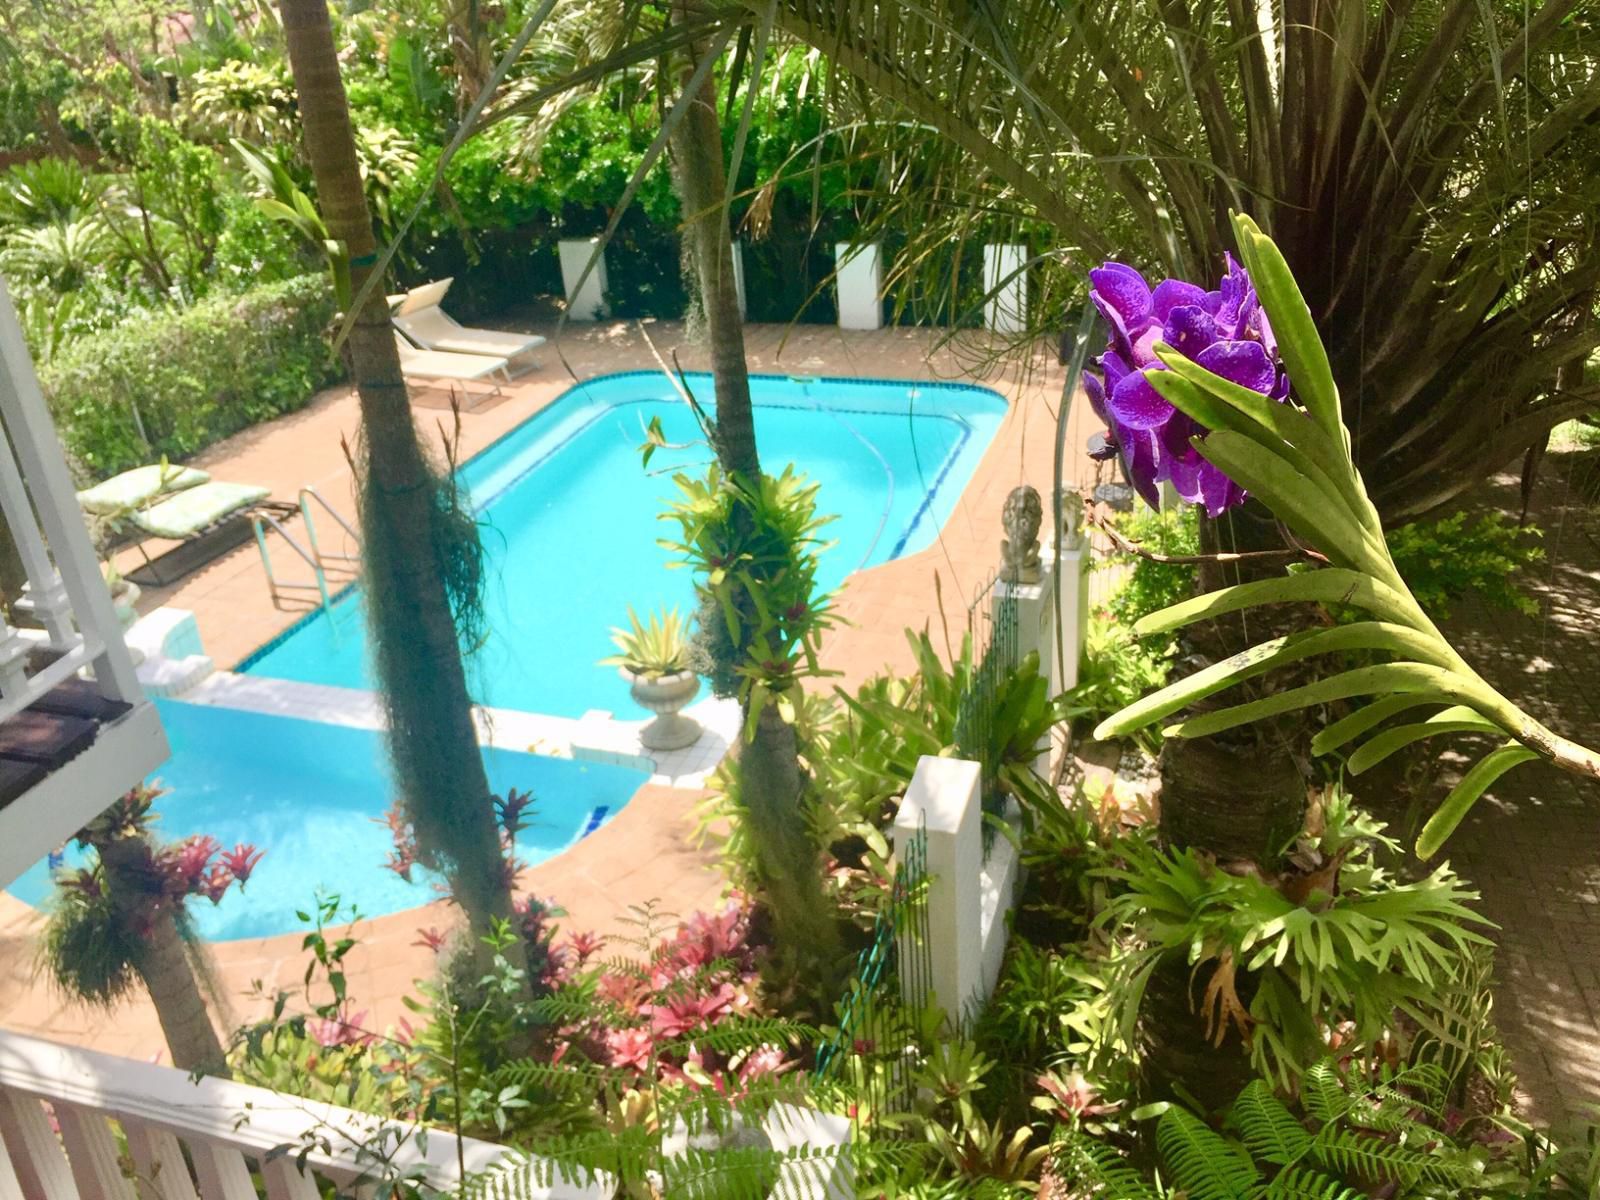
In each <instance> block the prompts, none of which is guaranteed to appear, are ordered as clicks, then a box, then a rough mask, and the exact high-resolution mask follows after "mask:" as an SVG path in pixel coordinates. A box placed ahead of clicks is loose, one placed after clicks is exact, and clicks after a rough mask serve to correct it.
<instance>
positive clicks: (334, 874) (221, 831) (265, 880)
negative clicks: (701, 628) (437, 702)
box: [10, 700, 649, 941]
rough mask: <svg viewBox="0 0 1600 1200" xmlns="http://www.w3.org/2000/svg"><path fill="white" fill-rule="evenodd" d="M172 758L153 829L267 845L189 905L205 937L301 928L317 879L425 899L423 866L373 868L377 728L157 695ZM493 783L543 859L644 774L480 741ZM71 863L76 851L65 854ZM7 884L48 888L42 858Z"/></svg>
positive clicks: (37, 895) (526, 851)
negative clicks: (239, 873) (520, 800)
mask: <svg viewBox="0 0 1600 1200" xmlns="http://www.w3.org/2000/svg"><path fill="white" fill-rule="evenodd" d="M156 704H157V706H158V707H159V708H160V711H161V722H162V724H163V725H164V726H165V727H166V731H167V737H168V739H169V740H170V741H171V743H172V758H171V760H170V761H169V762H168V763H167V764H166V765H165V766H163V767H162V768H161V770H160V771H158V772H157V773H156V774H155V775H154V776H152V779H153V781H156V782H159V783H160V784H162V785H163V786H164V787H166V788H168V789H170V791H169V792H168V794H167V795H165V796H162V797H161V798H160V799H158V800H157V801H156V810H157V811H158V812H159V813H160V814H161V820H160V822H159V824H158V825H157V826H156V833H157V834H158V835H159V836H160V837H162V838H164V839H167V840H173V841H176V840H178V839H181V838H184V837H187V836H188V835H190V834H196V833H199V834H206V833H209V834H211V835H212V836H214V837H215V838H216V839H217V840H218V841H219V842H221V843H222V845H223V847H224V848H231V847H233V846H234V845H236V844H237V843H239V842H252V843H254V844H255V845H256V846H257V847H258V848H259V849H261V850H263V851H265V855H264V857H263V858H262V860H261V863H260V865H259V866H258V867H257V868H256V870H255V873H254V874H253V875H252V876H251V877H250V882H249V884H248V885H247V887H246V888H245V890H244V891H243V892H242V893H241V892H240V890H239V889H238V888H237V887H234V888H232V889H230V890H229V892H228V894H227V895H226V896H225V897H224V898H223V900H222V902H221V903H220V904H218V905H213V904H212V903H211V902H210V901H208V900H205V899H203V898H197V899H195V900H192V901H190V903H189V911H190V913H191V914H192V915H193V917H194V919H195V924H196V926H197V927H198V929H199V932H200V933H201V934H202V935H203V936H205V937H206V938H208V939H211V940H213V941H221V940H229V939H234V938H251V937H266V936H270V935H272V934H277V933H286V932H289V931H290V930H294V929H297V928H300V927H301V925H300V922H299V921H298V919H297V918H296V916H295V911H296V910H297V909H299V910H302V911H303V910H306V909H308V908H309V907H310V906H311V904H312V900H313V897H314V895H315V894H316V891H317V889H318V888H322V889H324V890H326V891H328V892H336V893H338V894H339V896H340V897H341V898H342V899H343V900H344V902H345V903H346V904H352V903H353V904H355V905H356V906H358V907H359V908H360V910H361V912H362V913H363V914H364V915H366V916H381V915H383V914H385V913H391V912H398V911H400V910H401V909H405V908H413V907H415V906H416V905H419V904H425V903H427V902H428V901H430V900H432V899H434V898H435V892H434V890H433V887H432V885H431V884H430V882H429V881H428V879H427V878H426V877H425V873H423V872H421V871H415V872H413V873H412V878H413V879H414V880H415V882H413V883H406V882H405V881H404V880H402V879H401V878H400V877H399V876H398V875H396V874H395V873H394V872H393V871H390V870H388V869H387V868H385V867H384V866H383V863H384V861H385V860H386V859H387V858H388V857H389V851H390V849H391V847H392V845H393V842H392V840H391V838H390V835H389V830H388V826H387V825H385V824H384V823H383V816H384V813H385V812H386V811H387V810H388V808H389V803H390V800H391V794H392V789H391V785H390V782H389V773H388V772H389V765H388V761H387V757H386V756H385V754H384V751H383V743H382V739H381V737H380V735H378V734H377V733H375V732H373V731H371V730H365V729H350V728H346V727H344V726H339V725H328V724H324V723H322V722H320V721H302V720H297V719H294V718H291V717H277V716H267V715H264V714H261V713H252V712H244V711H240V710H237V709H226V708H215V707H211V706H208V705H201V704H184V703H181V702H178V701H173V700H158V701H156ZM483 757H484V764H485V766H486V767H487V768H488V773H489V783H490V786H491V787H492V788H493V789H494V790H495V792H496V793H499V794H504V792H505V790H506V789H507V788H508V787H515V788H517V789H518V790H521V791H531V792H532V793H533V795H534V806H533V815H532V817H531V818H530V819H529V822H528V828H527V829H525V830H524V831H523V832H522V833H521V835H519V837H518V839H517V850H518V853H519V855H520V857H522V858H523V859H524V860H525V861H526V862H527V863H528V864H529V865H530V866H531V865H533V864H534V863H539V862H543V861H544V860H545V859H548V858H551V857H553V856H555V855H557V854H559V853H561V851H563V850H565V849H566V848H567V847H569V846H571V845H572V844H573V843H574V842H575V841H577V840H578V839H579V838H580V837H582V836H584V835H586V834H587V833H592V832H593V831H594V830H595V829H596V828H598V827H599V826H600V825H602V824H604V823H605V822H606V821H608V820H610V819H611V817H613V816H615V815H616V813H617V812H618V811H620V810H621V809H622V807H623V806H624V805H626V804H627V803H628V800H629V798H630V797H631V796H632V795H633V793H634V792H635V791H636V790H637V789H638V787H639V785H640V784H642V783H644V782H645V781H646V780H647V779H648V778H649V776H648V775H647V774H646V773H645V772H643V771H637V770H632V769H629V768H626V767H619V766H614V765H611V764H608V763H587V762H579V761H575V760H572V759H558V758H546V757H543V756H539V755H533V754H520V753H516V752H514V751H509V750H493V749H486V750H485V751H484V752H483ZM66 861H67V863H68V864H69V865H78V864H79V863H80V862H81V861H82V855H81V854H80V852H79V851H78V850H77V849H76V848H75V847H74V848H71V849H69V850H68V851H67V853H66ZM10 891H11V893H12V894H13V895H14V896H16V897H17V898H18V899H20V900H23V901H25V902H27V903H29V904H39V903H40V902H41V901H43V900H44V899H45V898H46V897H47V896H48V894H49V891H50V871H49V866H48V864H47V863H38V864H36V865H35V866H34V867H33V868H32V869H31V870H30V871H28V873H27V874H25V875H23V876H22V877H21V878H20V879H18V880H17V881H16V882H15V883H13V884H12V885H11V888H10Z"/></svg>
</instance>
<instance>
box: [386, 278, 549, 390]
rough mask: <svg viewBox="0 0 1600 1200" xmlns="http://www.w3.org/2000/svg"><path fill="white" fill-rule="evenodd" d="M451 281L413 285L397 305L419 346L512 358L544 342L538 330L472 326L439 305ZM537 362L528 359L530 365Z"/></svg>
mask: <svg viewBox="0 0 1600 1200" xmlns="http://www.w3.org/2000/svg"><path fill="white" fill-rule="evenodd" d="M452 282H453V281H452V280H450V279H441V280H440V281H439V282H437V283H430V284H426V285H424V286H423V287H419V288H413V289H412V290H411V291H409V292H407V293H406V294H405V296H404V297H403V298H402V299H401V300H400V302H399V304H398V305H397V306H396V308H395V313H394V323H395V325H396V326H397V327H398V328H399V330H400V331H401V332H402V333H404V334H405V335H406V337H408V338H410V339H411V340H412V341H413V342H415V343H416V344H417V345H418V346H420V347H422V348H423V349H424V350H437V351H441V352H445V353H451V354H483V355H488V356H491V357H497V358H504V359H508V360H509V359H513V358H525V357H527V356H528V355H531V354H532V353H533V352H534V351H535V350H537V349H538V348H539V347H540V346H542V345H544V339H543V338H542V337H539V336H537V335H536V334H528V333H507V332H505V331H504V330H499V329H473V328H469V327H468V326H465V325H462V324H460V323H459V322H457V321H456V319H455V318H454V317H452V316H451V315H450V314H449V313H447V312H445V311H444V309H442V308H440V307H439V305H440V302H441V301H443V300H444V294H445V292H447V291H449V290H450V284H451V283H452ZM534 365H535V364H534V363H532V362H529V363H527V367H528V368H531V367H533V366H534Z"/></svg>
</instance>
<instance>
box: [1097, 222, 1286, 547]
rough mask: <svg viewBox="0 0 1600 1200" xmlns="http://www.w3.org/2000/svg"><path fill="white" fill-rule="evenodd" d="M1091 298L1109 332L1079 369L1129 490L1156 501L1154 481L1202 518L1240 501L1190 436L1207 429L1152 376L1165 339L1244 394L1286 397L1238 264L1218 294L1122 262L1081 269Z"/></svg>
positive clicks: (1108, 451) (1106, 452)
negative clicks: (1149, 275) (1100, 350)
mask: <svg viewBox="0 0 1600 1200" xmlns="http://www.w3.org/2000/svg"><path fill="white" fill-rule="evenodd" d="M1089 283H1090V288H1089V299H1090V300H1091V301H1092V302H1093V303H1094V306H1095V307H1096V308H1097V309H1099V310H1100V315H1101V316H1103V317H1104V318H1105V320H1106V324H1107V325H1108V326H1109V327H1110V330H1111V339H1110V342H1109V344H1108V345H1107V346H1106V351H1105V353H1104V354H1102V355H1101V356H1100V358H1099V359H1098V360H1097V362H1096V365H1097V366H1098V367H1099V369H1100V373H1099V375H1094V374H1090V373H1085V375H1084V378H1083V386H1084V391H1086V392H1087V393H1088V395H1089V403H1090V405H1091V406H1092V407H1093V408H1094V411H1095V415H1096V416H1098V417H1099V418H1100V419H1101V420H1102V421H1104V422H1105V424H1106V438H1105V445H1104V449H1103V450H1102V451H1101V452H1100V454H1101V455H1102V456H1104V457H1110V456H1111V455H1113V454H1115V455H1116V456H1118V457H1120V458H1121V460H1122V469H1123V472H1124V474H1125V475H1126V476H1127V478H1128V482H1129V483H1130V484H1132V486H1133V488H1134V490H1136V491H1137V492H1138V493H1139V495H1141V496H1142V497H1144V500H1145V502H1146V503H1147V504H1149V505H1150V506H1151V507H1152V508H1157V507H1159V506H1160V498H1161V494H1160V489H1159V486H1158V485H1160V484H1161V483H1170V484H1171V485H1172V487H1173V490H1174V491H1176V492H1177V493H1178V495H1179V496H1180V497H1182V498H1183V499H1184V500H1186V501H1187V502H1189V503H1190V504H1203V505H1205V508H1206V512H1207V514H1208V515H1210V516H1213V517H1215V516H1218V515H1219V514H1221V513H1222V512H1223V511H1224V510H1226V509H1229V508H1232V507H1234V506H1235V505H1238V504H1242V503H1243V502H1244V499H1245V491H1244V489H1243V488H1241V487H1240V486H1239V485H1238V484H1236V483H1234V482H1233V480H1231V479H1229V478H1228V477H1227V476H1226V475H1225V474H1223V472H1222V471H1221V470H1220V469H1219V468H1217V467H1215V466H1213V465H1212V464H1211V463H1208V462H1207V461H1206V460H1205V459H1204V458H1202V457H1201V456H1200V452H1199V451H1198V450H1196V449H1195V447H1194V444H1193V441H1192V439H1193V438H1195V437H1197V436H1198V437H1204V436H1205V434H1206V432H1207V431H1206V429H1205V428H1204V427H1203V426H1201V425H1199V424H1198V423H1197V422H1195V421H1194V420H1193V419H1192V418H1190V417H1188V416H1185V415H1184V414H1183V413H1181V412H1179V411H1178V410H1177V409H1175V408H1174V407H1173V406H1172V405H1171V404H1169V403H1168V402H1167V401H1166V400H1164V399H1163V398H1162V396H1161V394H1160V393H1159V392H1157V391H1156V389H1155V388H1154V387H1152V386H1151V384H1150V378H1149V377H1150V374H1151V373H1152V372H1155V371H1164V370H1166V369H1167V368H1166V366H1165V364H1163V363H1162V362H1161V360H1160V359H1158V358H1157V357H1156V356H1155V345H1156V343H1157V342H1165V343H1166V344H1167V345H1169V346H1171V347H1172V348H1173V349H1174V350H1176V351H1178V353H1180V354H1182V355H1183V356H1184V357H1185V358H1190V359H1193V360H1194V361H1195V362H1197V363H1199V364H1200V365H1201V366H1202V367H1205V368H1206V369H1207V370H1208V371H1212V372H1214V373H1216V374H1218V375H1220V376H1222V377H1223V378H1224V379H1228V380H1231V381H1232V382H1234V383H1237V384H1239V385H1240V386H1242V387H1247V388H1249V389H1250V390H1251V391H1256V392H1260V393H1262V394H1263V395H1266V396H1271V397H1272V398H1273V399H1274V400H1285V399H1287V398H1288V395H1289V377H1288V375H1287V374H1286V373H1285V372H1284V369H1283V364H1282V363H1281V361H1280V360H1279V357H1278V343H1277V339H1276V338H1274V337H1273V335H1272V326H1271V324H1270V323H1269V322H1268V321H1267V314H1266V313H1265V312H1264V311H1263V310H1262V308H1261V302H1260V300H1259V299H1258V298H1257V296H1256V290H1255V287H1254V286H1253V285H1252V284H1251V282H1250V276H1249V275H1248V274H1247V273H1246V272H1245V269H1244V268H1243V267H1241V266H1240V265H1239V264H1238V263H1237V262H1235V261H1234V259H1233V256H1232V255H1231V254H1230V255H1228V256H1227V273H1226V274H1225V275H1224V276H1223V277H1222V281H1221V283H1220V284H1219V285H1218V287H1217V290H1216V291H1212V292H1208V291H1204V290H1202V289H1201V288H1199V287H1197V286H1195V285H1194V284H1192V283H1187V282H1185V281H1184V280H1181V279H1167V280H1163V281H1162V282H1161V283H1159V284H1157V285H1156V286H1155V287H1154V288H1151V287H1150V285H1149V283H1148V282H1146V280H1145V277H1144V276H1143V275H1141V274H1140V273H1139V272H1138V271H1136V270H1134V269H1133V268H1132V267H1130V266H1127V265H1125V264H1123V263H1116V262H1108V263H1106V264H1105V265H1104V266H1102V267H1099V268H1097V269H1096V270H1093V271H1090V272H1089Z"/></svg>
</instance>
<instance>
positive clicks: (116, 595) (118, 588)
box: [110, 578, 144, 666]
mask: <svg viewBox="0 0 1600 1200" xmlns="http://www.w3.org/2000/svg"><path fill="white" fill-rule="evenodd" d="M110 588H111V611H112V612H113V613H115V614H116V618H117V624H118V625H120V626H122V632H123V634H124V635H126V634H127V632H128V630H130V629H132V628H133V627H134V625H135V624H137V622H138V620H139V610H138V609H137V608H136V607H135V605H137V604H138V603H139V585H138V584H137V583H134V582H133V581H132V580H129V579H121V578H119V579H118V580H117V581H116V582H115V583H113V584H111V585H110ZM128 653H129V654H131V655H133V665H134V666H138V665H139V664H140V663H141V662H143V661H144V652H143V651H142V650H138V649H135V648H134V647H132V646H129V647H128Z"/></svg>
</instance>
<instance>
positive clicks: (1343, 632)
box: [1094, 621, 1448, 741]
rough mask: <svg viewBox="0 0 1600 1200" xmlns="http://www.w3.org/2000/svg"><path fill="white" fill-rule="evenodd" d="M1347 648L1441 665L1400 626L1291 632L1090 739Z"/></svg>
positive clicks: (1106, 725)
mask: <svg viewBox="0 0 1600 1200" xmlns="http://www.w3.org/2000/svg"><path fill="white" fill-rule="evenodd" d="M1347 650H1387V651H1390V652H1392V653H1396V654H1401V655H1408V656H1413V657H1416V658H1418V659H1422V660H1427V659H1428V658H1430V657H1434V656H1437V658H1438V660H1439V661H1436V664H1435V665H1437V666H1441V667H1442V666H1446V665H1448V664H1447V663H1446V662H1445V661H1443V659H1444V656H1443V655H1440V654H1439V652H1438V649H1437V647H1435V646H1433V645H1432V642H1431V639H1429V638H1428V637H1426V636H1425V635H1423V634H1420V633H1418V632H1417V631H1416V630H1414V629H1409V628H1407V627H1406V626H1404V625H1395V624H1391V623H1389V622H1386V621H1359V622H1356V623H1355V624H1352V625H1339V626H1335V627H1334V628H1332V629H1318V630H1312V631H1308V632H1301V633H1291V634H1289V635H1287V636H1285V637H1279V638H1273V639H1272V640H1271V641H1267V642H1262V643H1261V644H1260V645H1258V646H1252V647H1251V648H1250V649H1248V650H1243V651H1241V652H1239V653H1238V654H1235V655H1233V656H1232V657H1231V658H1226V659H1223V660H1222V661H1221V662H1218V663H1213V664H1212V665H1211V666H1209V667H1205V668H1203V669H1201V670H1199V671H1196V672H1195V673H1194V674H1192V675H1188V676H1185V677H1184V678H1183V679H1180V680H1178V681H1177V682H1176V683H1172V684H1169V685H1167V686H1166V687H1164V688H1162V689H1161V690H1160V691H1157V692H1151V693H1150V694H1149V695H1148V696H1145V697H1143V698H1141V699H1139V700H1136V701H1135V702H1134V703H1132V704H1130V705H1128V706H1127V707H1126V708H1124V709H1122V710H1121V711H1120V712H1116V713H1113V714H1112V715H1111V716H1109V717H1107V718H1106V719H1105V720H1104V721H1102V722H1101V723H1100V724H1099V725H1098V726H1096V727H1095V731H1094V736H1095V738H1096V739H1097V740H1099V741H1104V740H1105V739H1107V738H1111V737H1121V736H1123V735H1125V734H1128V733H1132V732H1133V731H1134V730H1136V729H1142V728H1144V727H1145V726H1146V725H1149V724H1151V723H1152V722H1155V721H1159V720H1160V719H1161V718H1163V717H1166V716H1170V715H1171V714H1173V713H1175V712H1177V711H1178V710H1179V709H1180V708H1183V707H1185V706H1186V705H1189V704H1192V703H1194V702H1195V701H1196V700H1202V699H1204V698H1205V697H1207V696H1210V695H1212V694H1214V693H1216V692H1220V691H1223V690H1224V689H1226V688H1230V687H1232V686H1233V685H1234V684H1236V683H1242V682H1243V681H1244V680H1246V679H1253V678H1254V677H1256V676H1257V675H1262V674H1265V673H1266V672H1267V671H1270V670H1272V669H1274V668H1275V667H1281V666H1285V665H1287V664H1289V663H1293V662H1298V661H1300V660H1301V659H1305V658H1311V657H1312V656H1314V655H1318V654H1334V653H1339V652H1343V651H1347Z"/></svg>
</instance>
